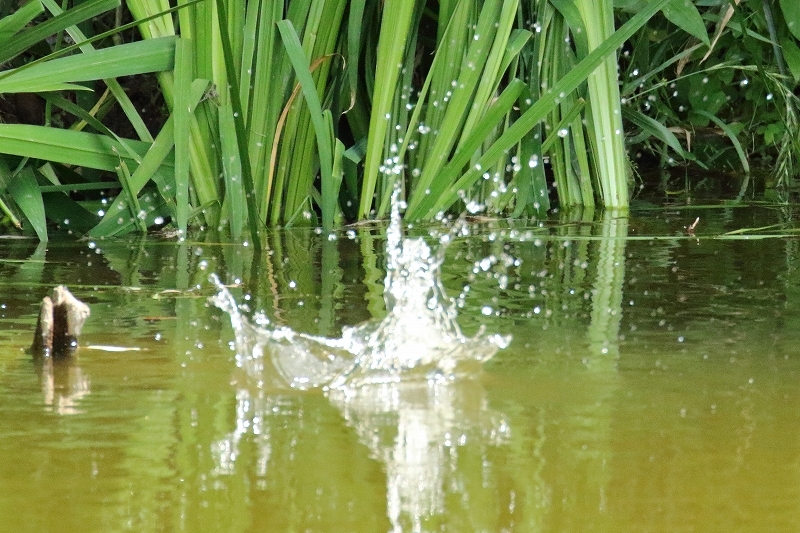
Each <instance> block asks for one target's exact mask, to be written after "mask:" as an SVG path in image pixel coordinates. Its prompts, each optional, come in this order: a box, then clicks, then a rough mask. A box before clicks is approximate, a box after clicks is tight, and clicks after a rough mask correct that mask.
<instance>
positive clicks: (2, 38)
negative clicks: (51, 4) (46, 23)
mask: <svg viewBox="0 0 800 533" xmlns="http://www.w3.org/2000/svg"><path fill="white" fill-rule="evenodd" d="M43 12H44V8H43V7H42V3H41V2H39V1H34V2H28V3H27V4H25V5H24V6H22V7H21V8H19V9H18V10H17V11H15V12H14V13H12V14H10V15H8V16H7V17H3V19H2V20H0V45H2V46H7V44H8V41H9V40H10V39H11V38H12V37H13V36H14V34H15V33H17V32H18V31H20V30H21V29H22V28H24V27H25V26H27V25H28V23H30V22H31V21H32V20H33V19H34V18H36V17H37V16H38V15H40V14H41V13H43Z"/></svg>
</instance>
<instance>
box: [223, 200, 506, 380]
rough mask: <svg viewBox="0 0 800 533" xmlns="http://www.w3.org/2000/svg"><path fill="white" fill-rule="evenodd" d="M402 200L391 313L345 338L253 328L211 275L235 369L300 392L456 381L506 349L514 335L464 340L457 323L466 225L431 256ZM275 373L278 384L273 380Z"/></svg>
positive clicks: (389, 242) (391, 241) (394, 226)
mask: <svg viewBox="0 0 800 533" xmlns="http://www.w3.org/2000/svg"><path fill="white" fill-rule="evenodd" d="M397 196H398V192H397V190H395V193H394V195H393V202H392V216H391V224H390V225H389V228H388V230H387V239H386V255H387V272H386V278H385V281H384V287H385V292H384V300H385V302H386V310H387V315H386V317H384V318H383V319H382V320H372V321H369V322H366V323H364V324H361V325H358V326H354V327H345V328H343V330H342V336H341V338H338V339H331V338H326V337H318V336H314V335H308V334H305V333H300V332H296V331H294V330H292V329H291V328H288V327H272V326H271V323H270V321H269V320H268V318H267V317H266V316H264V315H263V314H261V315H257V316H256V317H255V324H252V323H251V322H250V321H249V320H248V319H247V317H245V316H244V315H242V313H241V312H240V310H239V308H238V306H237V305H236V302H235V300H234V299H233V297H232V296H231V294H230V292H228V290H227V289H226V288H225V287H224V285H223V284H222V283H221V282H220V280H219V278H218V277H217V276H215V275H212V278H211V279H212V281H213V282H214V283H215V284H216V286H217V288H218V292H217V294H216V296H214V297H213V298H212V301H213V303H214V304H215V305H216V306H217V307H219V308H220V309H222V310H223V311H225V312H226V313H228V315H229V316H230V319H231V324H232V326H233V329H234V332H235V344H236V353H237V356H236V357H237V364H238V365H239V366H240V367H241V368H243V369H244V370H245V371H246V372H247V374H248V375H249V376H250V377H251V378H253V379H255V380H256V382H257V384H258V385H259V386H265V385H272V386H278V387H279V386H280V385H281V383H280V382H281V381H283V382H285V383H286V384H288V385H290V386H292V387H294V388H300V389H308V388H314V387H321V386H326V387H330V388H343V387H356V386H360V385H365V384H377V383H395V382H398V381H399V380H400V379H401V378H402V377H404V376H409V375H416V376H422V377H425V378H428V379H430V378H433V377H436V378H450V377H453V376H456V375H457V374H459V373H461V372H469V371H470V370H471V369H475V368H476V367H477V366H479V365H480V364H481V363H483V362H485V361H487V360H488V359H490V358H491V357H492V356H493V355H494V354H495V353H496V352H497V351H498V350H499V349H501V348H505V347H506V346H507V345H508V343H509V341H510V337H507V336H503V335H497V334H493V335H487V334H485V333H484V331H483V328H481V331H479V332H478V333H477V334H476V335H475V336H474V337H467V336H465V335H464V334H463V333H462V332H461V328H460V327H459V326H458V323H457V322H456V316H457V312H456V306H455V305H453V302H452V301H451V300H450V298H448V297H447V295H446V293H445V291H444V287H443V286H442V283H441V279H440V267H441V265H442V262H443V260H444V250H445V248H446V245H447V244H448V243H449V242H450V240H451V239H452V237H453V234H454V232H455V233H458V232H460V231H462V230H463V227H462V226H460V225H458V224H457V226H456V229H455V230H454V232H450V234H448V235H445V236H443V237H442V239H441V240H440V246H439V247H438V249H437V253H436V254H433V253H432V251H431V249H430V247H429V246H428V245H427V244H426V243H425V241H424V240H423V239H407V238H403V235H402V220H401V217H400V202H399V201H398V198H397ZM271 370H273V371H274V372H271ZM275 375H277V380H276V379H273V378H270V376H275ZM266 380H271V382H270V383H266Z"/></svg>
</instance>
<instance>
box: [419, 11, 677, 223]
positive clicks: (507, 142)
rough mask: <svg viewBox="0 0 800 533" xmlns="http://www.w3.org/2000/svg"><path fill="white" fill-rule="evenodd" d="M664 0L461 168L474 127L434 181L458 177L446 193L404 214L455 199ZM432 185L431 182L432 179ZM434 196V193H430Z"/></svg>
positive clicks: (470, 150) (471, 148)
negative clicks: (474, 160)
mask: <svg viewBox="0 0 800 533" xmlns="http://www.w3.org/2000/svg"><path fill="white" fill-rule="evenodd" d="M666 2H667V0H652V1H651V2H649V3H648V4H647V6H646V7H645V8H643V9H642V10H641V11H639V12H638V13H637V14H635V15H634V16H632V17H631V18H630V20H628V22H626V23H625V24H624V25H623V26H622V27H621V28H619V29H618V30H617V31H616V32H614V34H613V35H612V36H611V37H609V38H608V39H606V40H605V41H603V43H602V44H601V45H600V46H598V47H597V48H595V49H594V50H593V51H592V52H591V53H590V54H589V55H588V56H586V57H585V58H584V59H582V60H581V61H580V62H579V63H578V64H577V65H575V68H573V69H572V70H570V71H569V72H568V73H567V74H566V75H565V76H564V77H563V78H561V79H560V80H558V82H556V83H555V85H554V86H553V87H552V88H551V89H550V90H549V91H548V92H546V93H545V94H543V95H542V96H541V98H539V99H538V100H537V101H536V103H534V104H533V105H532V106H531V107H530V108H529V109H528V110H527V111H525V112H524V113H523V114H522V115H521V116H520V117H519V119H517V121H516V122H514V123H513V124H512V125H511V126H509V127H508V128H507V129H506V130H505V131H504V132H503V134H502V135H500V137H498V138H497V140H495V141H494V143H492V145H491V146H490V147H489V148H487V149H486V151H485V152H484V154H483V156H481V158H480V161H479V164H478V165H476V166H473V167H471V168H468V169H467V170H466V172H464V168H465V166H466V164H467V163H468V162H469V160H470V158H471V157H472V155H473V154H474V153H475V150H476V149H477V147H478V146H480V145H481V144H482V143H483V142H484V140H485V139H484V138H478V135H477V134H476V132H478V130H475V131H474V132H473V134H472V135H470V138H469V139H468V140H467V141H465V142H464V145H463V146H462V147H461V148H460V149H459V150H458V151H457V152H456V154H455V155H454V156H453V158H452V159H451V160H450V162H449V163H448V164H447V165H445V167H444V168H443V169H442V172H441V175H440V176H439V178H438V179H437V182H445V183H453V182H454V181H455V179H454V178H456V177H457V176H459V175H460V176H461V177H460V178H458V181H455V183H454V184H453V185H452V186H450V187H449V190H448V193H447V194H442V195H441V197H438V199H437V200H436V202H435V204H434V205H432V206H431V207H430V209H427V210H424V211H423V210H421V211H418V212H417V213H415V214H414V216H409V213H408V211H406V218H412V219H418V218H421V217H422V216H425V215H427V216H433V215H435V214H436V213H437V212H439V211H440V210H443V209H446V208H447V207H449V206H450V205H452V204H453V202H455V201H456V200H457V199H458V191H459V190H466V189H467V188H468V187H470V186H472V185H473V184H474V183H475V182H476V181H477V180H478V178H479V177H480V175H481V174H482V172H483V171H482V170H481V169H482V168H484V167H486V166H487V165H489V164H491V163H493V162H495V161H497V158H498V157H499V156H500V155H501V154H502V153H503V152H504V151H506V150H510V149H511V148H512V147H513V146H515V145H516V144H517V143H518V142H519V141H520V139H522V137H524V136H525V135H526V134H527V133H528V132H529V131H531V130H532V129H533V128H534V127H535V126H536V125H537V124H539V122H540V121H542V120H543V119H544V117H546V116H547V115H548V114H549V113H550V112H551V111H552V110H553V109H554V108H555V107H556V106H557V105H559V103H558V102H559V100H560V98H561V96H560V95H563V94H567V93H571V92H572V91H574V90H575V89H577V88H578V87H579V86H580V85H581V84H582V83H583V82H584V81H585V80H586V78H588V77H589V74H591V73H592V72H593V71H594V69H595V68H597V67H598V66H599V65H600V63H602V62H603V61H604V60H605V58H606V57H607V56H608V55H609V54H613V53H614V52H615V50H616V49H617V48H619V47H620V46H622V44H623V43H624V42H625V41H627V40H628V39H630V37H631V36H632V35H633V34H634V33H635V32H636V31H637V30H638V29H639V28H641V27H642V26H643V25H644V24H645V23H646V22H647V21H648V20H650V18H651V17H652V16H653V15H654V14H655V13H657V12H658V11H659V10H660V9H662V8H663V7H664V5H665V4H666ZM434 185H435V183H434ZM432 196H438V195H432Z"/></svg>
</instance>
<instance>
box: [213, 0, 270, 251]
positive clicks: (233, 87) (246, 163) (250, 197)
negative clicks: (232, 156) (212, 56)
mask: <svg viewBox="0 0 800 533" xmlns="http://www.w3.org/2000/svg"><path fill="white" fill-rule="evenodd" d="M224 5H225V2H224V1H223V0H217V10H218V15H219V17H220V21H219V22H220V23H219V27H220V40H221V41H222V51H223V56H224V59H225V69H226V71H227V76H228V80H229V83H230V99H231V106H232V108H233V121H234V125H235V127H236V142H237V143H238V146H239V158H240V162H241V166H242V184H243V185H244V193H245V200H246V202H247V209H248V219H249V222H250V223H249V227H250V239H251V240H252V243H253V245H255V246H257V247H260V237H259V234H258V227H259V220H258V213H257V211H256V209H257V205H256V198H255V191H254V190H253V173H252V169H251V168H250V156H249V154H248V153H247V132H246V130H245V124H244V110H243V109H242V101H241V98H240V96H241V91H240V89H239V86H238V85H239V83H238V78H237V76H236V66H235V65H234V61H233V48H232V43H231V38H230V35H229V34H228V20H227V17H226V15H225V11H224Z"/></svg>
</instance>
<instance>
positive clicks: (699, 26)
mask: <svg viewBox="0 0 800 533" xmlns="http://www.w3.org/2000/svg"><path fill="white" fill-rule="evenodd" d="M791 2H792V3H793V4H794V5H797V2H796V0H791ZM662 12H663V13H664V16H665V17H667V20H669V21H670V22H672V23H673V24H675V25H676V26H677V27H679V28H680V29H682V30H683V31H685V32H686V33H688V34H689V35H693V36H695V37H697V38H698V39H699V40H700V41H702V42H703V43H704V44H706V45H708V44H710V41H709V40H708V31H706V25H705V23H704V22H703V17H702V16H701V15H700V12H699V11H698V10H697V7H695V5H694V3H692V1H691V0H670V1H669V3H668V4H667V5H666V6H664V9H663V10H662Z"/></svg>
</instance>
